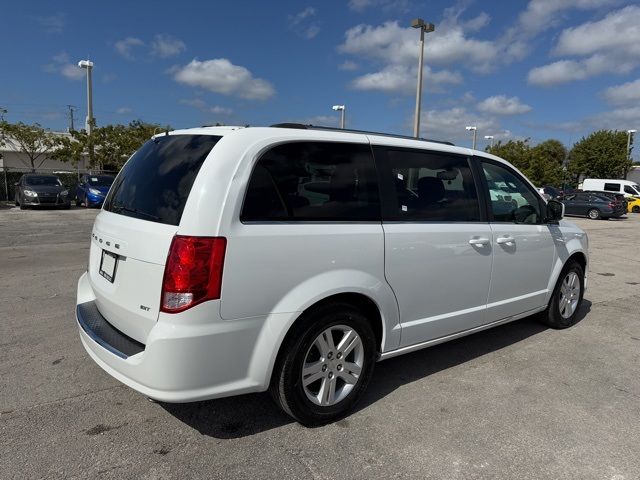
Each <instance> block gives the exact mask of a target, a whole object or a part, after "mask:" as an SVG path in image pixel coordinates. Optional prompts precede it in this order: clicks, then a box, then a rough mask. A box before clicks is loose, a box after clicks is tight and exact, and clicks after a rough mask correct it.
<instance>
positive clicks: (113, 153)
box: [56, 120, 169, 170]
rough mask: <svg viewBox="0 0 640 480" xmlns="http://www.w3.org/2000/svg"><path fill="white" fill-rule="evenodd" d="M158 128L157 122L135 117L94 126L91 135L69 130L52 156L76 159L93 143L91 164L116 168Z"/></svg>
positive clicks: (87, 150) (82, 131)
mask: <svg viewBox="0 0 640 480" xmlns="http://www.w3.org/2000/svg"><path fill="white" fill-rule="evenodd" d="M167 128H169V127H167ZM162 130H163V128H162V127H160V126H159V125H156V124H150V123H144V122H142V121H140V120H135V121H133V122H131V123H130V124H129V125H120V124H116V125H105V126H104V127H95V128H94V129H93V131H92V133H91V137H89V135H88V134H87V132H86V131H84V130H81V131H77V132H72V133H71V138H66V139H64V140H62V142H61V143H62V146H61V147H60V148H59V150H58V151H57V152H56V158H59V159H61V160H64V159H67V160H71V161H73V162H78V161H79V160H80V159H81V158H82V156H83V155H86V154H87V152H89V150H90V148H91V147H93V155H92V158H91V159H90V161H91V165H90V167H91V168H96V169H100V170H102V169H108V170H118V169H119V168H121V167H122V166H123V165H124V163H125V162H126V161H127V159H128V158H129V157H130V156H131V155H132V154H133V152H135V151H136V150H138V149H139V148H140V147H141V146H142V144H143V143H144V142H146V141H147V140H149V139H150V138H151V137H152V136H153V135H154V134H156V133H158V132H160V131H162Z"/></svg>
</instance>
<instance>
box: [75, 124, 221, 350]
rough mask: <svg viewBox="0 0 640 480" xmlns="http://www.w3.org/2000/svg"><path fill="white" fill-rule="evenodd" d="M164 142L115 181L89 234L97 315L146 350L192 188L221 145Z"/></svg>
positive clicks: (146, 149)
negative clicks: (203, 165)
mask: <svg viewBox="0 0 640 480" xmlns="http://www.w3.org/2000/svg"><path fill="white" fill-rule="evenodd" d="M220 138H221V137H219V136H212V135H166V136H161V137H158V138H155V139H153V140H150V141H149V142H147V143H145V144H144V145H143V146H142V147H141V148H140V150H138V151H137V152H136V153H135V154H134V155H133V156H132V157H131V158H130V159H129V161H128V162H127V163H126V165H125V166H124V168H123V169H122V171H121V172H120V174H119V175H118V177H117V178H116V180H115V181H114V183H113V185H112V187H111V190H110V191H109V194H108V196H107V198H106V199H105V203H104V207H103V211H102V212H100V214H99V215H98V216H97V218H96V221H95V223H94V227H93V232H92V235H91V250H90V255H89V267H88V271H89V279H90V282H91V285H92V287H93V290H94V293H95V296H96V305H97V307H98V310H99V311H100V313H101V314H102V315H103V316H104V317H105V318H106V319H107V321H108V322H109V323H111V324H112V325H113V326H114V327H116V328H117V329H118V330H120V331H121V332H123V333H125V334H126V335H128V336H130V337H132V338H134V339H135V340H137V341H139V342H142V343H146V339H147V336H148V334H149V331H150V330H151V328H152V327H153V325H154V324H155V322H156V321H157V319H158V312H159V310H160V294H161V288H162V278H163V275H164V265H165V263H166V261H167V254H168V251H169V247H170V245H171V241H172V239H173V236H174V235H175V234H176V232H177V230H178V225H179V224H180V219H181V217H182V212H183V210H184V206H185V204H186V201H187V198H188V196H189V193H190V192H191V187H192V186H193V182H194V180H195V178H196V176H197V175H198V172H199V170H200V167H201V166H202V163H203V162H204V160H205V158H206V157H207V155H208V154H209V152H210V151H211V149H212V148H213V147H214V145H215V144H216V143H217V142H218V140H220Z"/></svg>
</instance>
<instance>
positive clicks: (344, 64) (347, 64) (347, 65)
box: [338, 60, 358, 72]
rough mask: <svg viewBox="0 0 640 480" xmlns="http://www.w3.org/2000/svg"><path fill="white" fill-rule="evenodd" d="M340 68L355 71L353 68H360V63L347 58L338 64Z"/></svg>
mask: <svg viewBox="0 0 640 480" xmlns="http://www.w3.org/2000/svg"><path fill="white" fill-rule="evenodd" d="M338 68H339V69H340V70H345V71H348V72H350V71H353V70H357V69H358V64H357V63H356V62H352V61H351V60H345V61H344V62H342V63H341V64H340V65H338Z"/></svg>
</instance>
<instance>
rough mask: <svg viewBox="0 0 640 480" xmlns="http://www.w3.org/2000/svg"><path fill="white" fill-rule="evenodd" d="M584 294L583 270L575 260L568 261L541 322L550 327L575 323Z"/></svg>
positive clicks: (563, 326) (568, 325)
mask: <svg viewBox="0 0 640 480" xmlns="http://www.w3.org/2000/svg"><path fill="white" fill-rule="evenodd" d="M583 296H584V270H583V269H582V266H581V265H580V264H579V263H578V262H576V261H573V260H571V261H569V262H567V264H566V265H565V266H564V268H563V269H562V272H561V273H560V276H559V277H558V282H557V283H556V286H555V288H554V290H553V295H552V297H551V300H550V301H549V305H548V306H547V309H546V310H545V312H544V313H543V314H542V318H541V319H542V322H543V323H545V324H546V325H548V326H549V327H551V328H556V329H563V328H568V327H570V326H572V325H574V324H575V323H576V320H577V316H578V311H579V310H580V306H581V305H582V297H583Z"/></svg>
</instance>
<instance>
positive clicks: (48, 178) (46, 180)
mask: <svg viewBox="0 0 640 480" xmlns="http://www.w3.org/2000/svg"><path fill="white" fill-rule="evenodd" d="M24 183H25V184H26V185H30V186H32V187H35V186H40V185H45V186H48V187H58V186H60V185H62V182H61V181H60V180H59V179H58V177H54V176H52V175H34V176H29V177H25V178H24Z"/></svg>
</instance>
